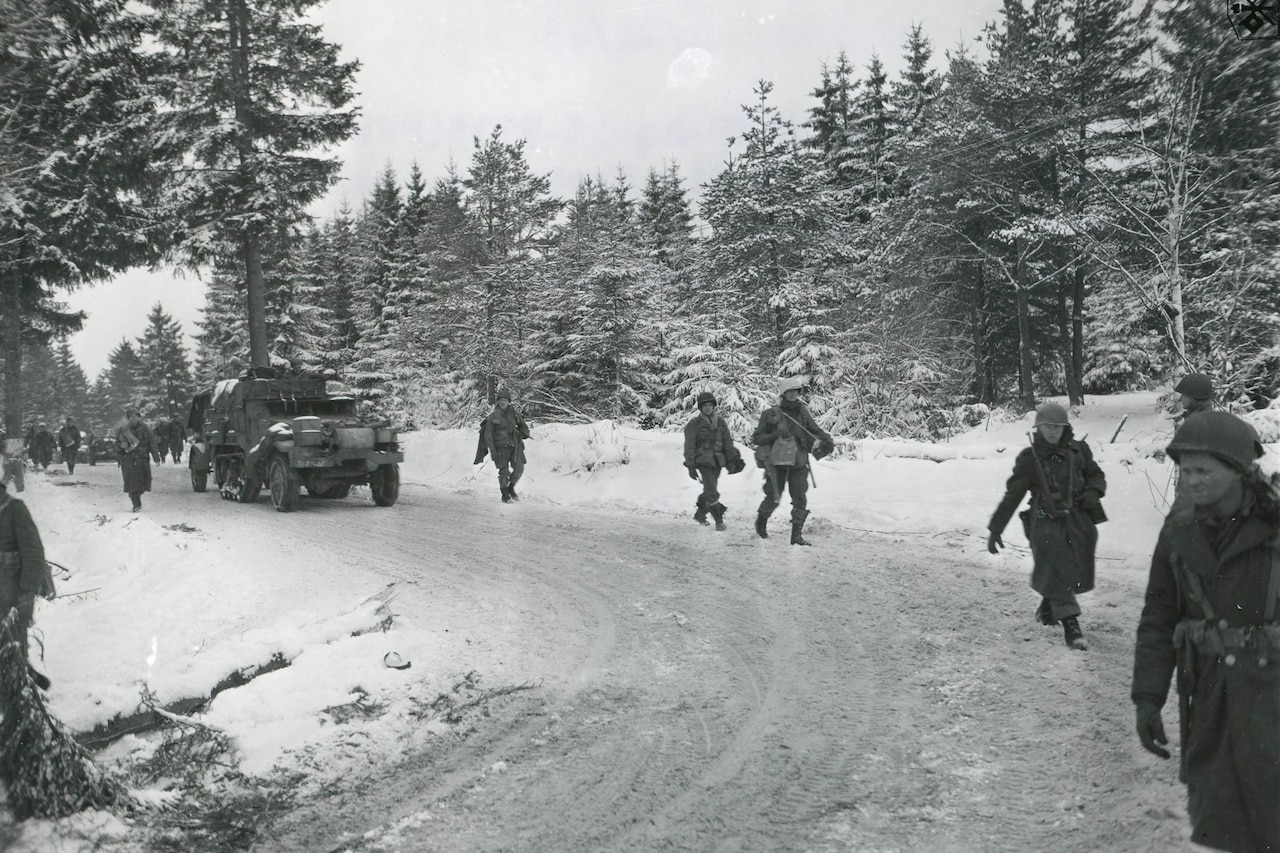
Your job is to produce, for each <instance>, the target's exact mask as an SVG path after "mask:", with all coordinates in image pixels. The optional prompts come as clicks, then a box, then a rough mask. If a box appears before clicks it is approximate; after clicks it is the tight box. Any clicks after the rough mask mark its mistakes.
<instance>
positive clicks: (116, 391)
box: [99, 339, 155, 427]
mask: <svg viewBox="0 0 1280 853" xmlns="http://www.w3.org/2000/svg"><path fill="white" fill-rule="evenodd" d="M99 381H100V382H101V383H102V384H103V386H104V391H105V394H104V395H103V396H104V398H105V401H106V404H107V411H106V420H107V424H108V426H109V427H114V426H118V425H119V424H121V423H124V419H125V409H126V408H127V407H129V406H139V407H143V408H144V411H143V414H144V415H147V414H148V411H147V410H146V409H148V408H149V409H150V410H151V412H154V411H155V406H154V404H151V405H150V406H148V401H146V400H144V399H141V397H142V394H141V392H142V389H143V387H144V384H143V367H142V360H141V359H140V358H139V357H138V352H137V350H135V349H134V346H133V344H131V343H129V341H128V340H123V339H122V340H121V341H120V343H119V344H117V345H116V347H115V349H113V350H112V351H111V352H110V353H109V354H108V355H107V366H106V367H105V368H104V369H103V371H102V376H101V377H100V379H99Z"/></svg>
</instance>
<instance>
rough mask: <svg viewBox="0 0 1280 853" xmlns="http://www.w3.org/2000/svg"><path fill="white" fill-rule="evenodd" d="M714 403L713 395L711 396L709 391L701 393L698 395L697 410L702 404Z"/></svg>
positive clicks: (714, 396)
mask: <svg viewBox="0 0 1280 853" xmlns="http://www.w3.org/2000/svg"><path fill="white" fill-rule="evenodd" d="M715 401H716V395H715V394H712V393H711V392H710V391H703V392H702V393H701V394H699V395H698V408H702V404H703V403H714V402H715Z"/></svg>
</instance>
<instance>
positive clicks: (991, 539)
mask: <svg viewBox="0 0 1280 853" xmlns="http://www.w3.org/2000/svg"><path fill="white" fill-rule="evenodd" d="M1003 547H1004V540H1003V539H1001V538H1000V534H999V533H996V532H995V531H994V530H993V531H991V533H990V535H989V536H987V550H988V551H990V552H991V553H992V554H999V553H1000V549H1001V548H1003Z"/></svg>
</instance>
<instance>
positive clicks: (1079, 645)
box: [1062, 616, 1089, 652]
mask: <svg viewBox="0 0 1280 853" xmlns="http://www.w3.org/2000/svg"><path fill="white" fill-rule="evenodd" d="M1062 638H1063V640H1065V641H1066V644H1067V645H1068V646H1070V647H1071V648H1073V649H1077V650H1079V651H1082V652H1083V651H1084V650H1086V649H1088V648H1089V644H1088V643H1087V642H1085V639H1084V631H1081V630H1080V620H1079V619H1077V618H1076V617H1074V616H1068V617H1067V618H1066V619H1063V620H1062Z"/></svg>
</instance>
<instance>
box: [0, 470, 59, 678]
mask: <svg viewBox="0 0 1280 853" xmlns="http://www.w3.org/2000/svg"><path fill="white" fill-rule="evenodd" d="M52 589H53V577H52V575H51V574H50V573H49V564H48V563H47V562H45V559H44V545H43V544H42V543H41V542H40V532H39V531H38V530H37V529H36V523H35V521H33V520H32V518H31V512H30V511H29V510H28V509H27V505H26V504H25V503H23V502H22V501H20V500H18V499H17V498H14V497H12V496H10V495H8V494H7V493H5V491H4V489H0V617H3V616H4V614H6V613H8V612H9V609H10V608H13V607H16V608H18V621H17V623H16V624H15V628H16V630H17V632H18V636H17V637H16V638H15V639H17V641H18V643H19V645H20V646H21V649H22V653H23V655H24V656H25V655H26V653H27V646H26V639H27V637H26V635H27V628H28V627H29V626H30V625H31V616H32V612H33V608H34V605H35V596H37V595H44V594H46V593H47V592H49V591H50V590H52Z"/></svg>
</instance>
